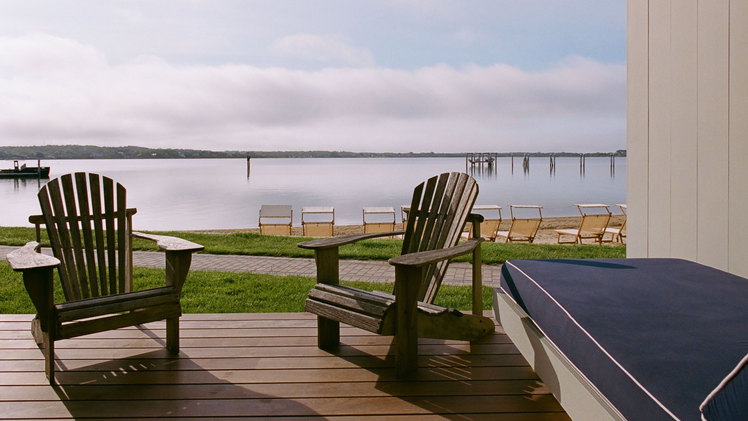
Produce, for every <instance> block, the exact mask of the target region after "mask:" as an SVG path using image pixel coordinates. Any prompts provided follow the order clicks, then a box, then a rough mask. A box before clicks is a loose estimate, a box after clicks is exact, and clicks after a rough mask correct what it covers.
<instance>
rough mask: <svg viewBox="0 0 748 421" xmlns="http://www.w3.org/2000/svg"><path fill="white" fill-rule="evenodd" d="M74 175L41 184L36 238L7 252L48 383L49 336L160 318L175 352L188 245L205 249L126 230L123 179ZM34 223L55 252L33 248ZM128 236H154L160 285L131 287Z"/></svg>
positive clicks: (197, 247) (51, 369) (128, 223)
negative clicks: (57, 284) (18, 275)
mask: <svg viewBox="0 0 748 421" xmlns="http://www.w3.org/2000/svg"><path fill="white" fill-rule="evenodd" d="M74 177H75V180H74V181H73V175H72V174H67V175H63V176H62V177H60V178H59V179H54V180H51V181H50V182H49V183H47V184H46V185H45V186H44V187H42V189H41V190H40V191H39V194H38V197H39V204H40V205H41V209H42V215H37V216H31V217H30V218H29V221H30V222H31V223H34V224H36V228H37V241H36V242H30V243H28V244H26V246H25V247H23V248H21V249H19V250H17V251H14V252H12V253H9V254H8V262H9V263H10V265H11V267H12V268H13V269H14V270H16V271H21V272H23V281H24V284H25V285H26V290H27V291H28V293H29V295H30V296H31V301H32V302H33V303H34V306H35V307H36V317H35V318H34V320H33V321H32V323H31V332H32V334H33V336H34V339H35V340H36V342H37V343H38V344H39V345H43V346H44V357H45V372H46V374H47V377H48V378H49V381H50V383H54V367H55V362H54V342H55V341H59V340H61V339H68V338H73V337H76V336H81V335H87V334H91V333H96V332H102V331H106V330H112V329H118V328H121V327H126V326H134V325H139V324H142V323H148V322H153V321H158V320H164V319H166V346H167V348H168V349H169V350H171V351H173V352H174V353H178V352H179V317H180V316H181V315H182V307H181V305H180V294H181V290H182V285H183V284H184V281H185V278H186V277H187V272H188V271H189V269H190V263H191V261H192V253H193V252H195V251H198V250H202V249H203V246H201V245H199V244H195V243H192V242H189V241H185V240H182V239H179V238H173V237H165V236H159V235H148V234H142V233H137V232H132V227H131V224H132V215H134V214H135V213H136V209H127V206H126V194H127V192H126V191H125V188H124V187H122V185H121V184H119V183H117V184H116V186H115V184H114V182H113V181H112V179H110V178H107V177H100V176H99V175H97V174H85V173H76V174H75V175H74ZM87 179H88V180H87ZM58 180H59V181H58ZM60 184H62V186H60ZM102 190H103V197H102ZM76 193H77V194H76ZM89 193H90V194H89ZM76 196H77V198H76ZM102 198H103V201H102ZM40 225H45V226H46V229H47V234H48V236H49V240H50V243H51V245H52V251H53V253H54V256H55V257H51V256H47V255H44V254H40V253H38V252H37V251H38V250H39V237H40ZM132 237H139V238H144V239H149V240H153V241H156V242H157V244H158V246H159V247H160V248H161V249H163V250H165V251H166V283H165V286H164V287H160V288H154V289H149V290H143V291H133V290H132V289H133V288H132ZM55 267H57V268H58V273H59V277H60V281H61V284H62V290H63V292H64V295H65V301H66V302H64V303H59V304H55V302H54V293H53V290H54V288H53V281H54V276H53V272H54V268H55Z"/></svg>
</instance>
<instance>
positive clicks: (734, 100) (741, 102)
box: [728, 0, 748, 277]
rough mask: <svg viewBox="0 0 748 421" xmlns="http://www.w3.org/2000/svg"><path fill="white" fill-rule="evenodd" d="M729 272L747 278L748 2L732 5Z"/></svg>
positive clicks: (743, 1)
mask: <svg viewBox="0 0 748 421" xmlns="http://www.w3.org/2000/svg"><path fill="white" fill-rule="evenodd" d="M729 104H730V114H729V118H730V123H729V124H730V125H729V136H730V140H729V148H730V152H729V155H730V158H729V159H730V165H729V167H730V169H729V171H730V172H729V178H730V181H729V196H730V198H729V203H730V204H729V236H730V237H729V238H730V240H729V249H730V252H729V256H728V258H729V262H728V263H729V271H730V272H732V273H735V274H737V275H740V276H745V277H748V1H745V0H732V1H731V2H730V103H729Z"/></svg>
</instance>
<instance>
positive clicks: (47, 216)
mask: <svg viewBox="0 0 748 421" xmlns="http://www.w3.org/2000/svg"><path fill="white" fill-rule="evenodd" d="M53 186H54V187H53ZM54 192H56V193H58V194H57V196H58V197H59V186H58V185H57V179H54V180H52V181H50V182H48V183H47V184H46V185H44V187H42V188H41V190H39V193H38V195H37V197H38V198H39V206H40V207H41V208H42V215H43V216H44V225H46V227H47V236H48V237H49V243H50V245H51V246H52V253H54V256H55V257H56V258H57V259H58V260H60V270H59V271H58V272H59V274H60V281H61V283H62V291H63V293H64V294H65V300H74V299H75V298H74V293H73V291H72V289H71V288H70V282H69V277H68V271H67V267H66V265H65V256H63V253H62V250H63V248H62V241H61V239H60V233H59V230H58V229H57V221H56V219H55V212H54V210H53V208H52V203H51V200H50V195H54ZM63 219H64V217H63ZM63 228H64V225H63Z"/></svg>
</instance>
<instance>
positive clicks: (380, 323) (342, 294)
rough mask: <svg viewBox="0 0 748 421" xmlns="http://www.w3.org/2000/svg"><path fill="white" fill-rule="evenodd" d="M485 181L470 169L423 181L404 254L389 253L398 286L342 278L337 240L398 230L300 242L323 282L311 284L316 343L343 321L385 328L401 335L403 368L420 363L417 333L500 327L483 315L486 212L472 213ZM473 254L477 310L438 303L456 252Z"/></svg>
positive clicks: (327, 343) (467, 333)
mask: <svg viewBox="0 0 748 421" xmlns="http://www.w3.org/2000/svg"><path fill="white" fill-rule="evenodd" d="M477 195H478V184H477V183H476V182H475V180H474V179H473V178H472V177H470V176H468V175H467V174H460V173H451V174H449V173H445V174H441V175H440V176H438V177H432V178H430V179H429V180H428V181H426V182H424V183H421V184H419V185H418V186H417V187H416V188H415V191H414V192H413V199H412V201H411V205H410V212H409V215H408V224H407V226H406V229H405V232H404V234H405V238H404V240H403V248H402V255H400V256H398V257H395V258H392V259H390V260H389V263H390V264H391V265H394V266H395V288H394V293H393V294H388V293H384V292H367V291H362V290H358V289H355V288H351V287H346V286H343V285H339V284H338V273H339V272H338V270H339V269H338V248H339V247H340V246H342V245H344V244H349V243H353V242H356V241H359V240H363V239H367V238H375V237H382V236H388V235H389V236H391V235H398V234H403V231H394V232H386V233H377V234H359V235H351V236H343V237H335V238H329V239H323V240H315V241H309V242H304V243H300V244H299V247H302V248H306V249H312V250H314V256H315V257H314V259H315V262H316V265H317V285H316V286H315V287H314V289H312V290H311V291H310V292H309V297H308V298H307V300H306V304H305V309H306V311H308V312H310V313H314V314H316V315H317V316H318V317H317V326H318V327H317V329H318V331H317V343H318V346H319V347H320V348H322V349H335V348H336V347H337V346H338V345H339V342H340V322H343V323H346V324H348V325H351V326H354V327H358V328H361V329H364V330H367V331H370V332H374V333H377V334H380V335H394V336H395V341H394V346H395V347H396V352H395V355H396V356H395V359H396V366H397V376H398V377H403V376H405V375H408V374H409V373H412V372H414V371H415V370H416V368H417V367H418V338H419V337H427V338H437V339H453V340H465V341H467V340H476V339H478V338H480V337H482V336H484V335H486V334H488V333H490V332H492V331H493V330H494V324H493V322H492V321H491V319H489V318H486V317H483V302H482V296H481V291H482V282H481V260H480V259H481V255H480V243H481V242H482V241H483V239H481V238H479V235H480V232H479V231H480V222H481V219H482V218H481V216H480V215H470V210H471V209H472V207H473V203H474V202H475V198H476V197H477ZM469 216H470V218H471V219H470V220H471V221H472V222H473V223H475V224H477V226H478V229H477V230H476V237H478V238H473V239H470V240H468V241H466V242H464V243H462V244H460V245H457V241H458V240H459V239H460V234H461V232H462V229H463V227H464V225H465V222H466V221H467V220H468V219H469ZM468 253H472V254H473V271H472V274H473V307H472V314H463V313H461V312H459V311H457V310H454V309H448V308H445V307H440V306H436V305H434V304H433V302H434V298H435V297H436V294H437V292H438V291H439V287H440V285H441V282H442V279H443V278H444V274H445V272H446V270H447V266H448V264H449V259H451V258H453V257H457V256H460V255H463V254H468Z"/></svg>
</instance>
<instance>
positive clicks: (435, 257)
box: [388, 238, 483, 267]
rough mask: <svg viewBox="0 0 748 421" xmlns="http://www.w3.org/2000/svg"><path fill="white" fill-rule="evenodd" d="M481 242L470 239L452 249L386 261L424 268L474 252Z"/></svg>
mask: <svg viewBox="0 0 748 421" xmlns="http://www.w3.org/2000/svg"><path fill="white" fill-rule="evenodd" d="M482 242H483V239H482V238H471V239H470V240H467V241H465V242H464V243H462V244H459V245H456V246H454V247H449V248H445V249H440V250H429V251H421V252H417V253H408V254H403V255H401V256H397V257H393V258H391V259H390V260H388V262H389V264H391V265H393V266H413V267H419V266H426V265H429V264H431V263H436V262H439V261H442V260H447V259H451V258H454V257H457V256H462V255H463V254H468V253H470V252H472V251H473V250H475V248H476V247H478V245H479V244H480V243H482Z"/></svg>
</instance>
